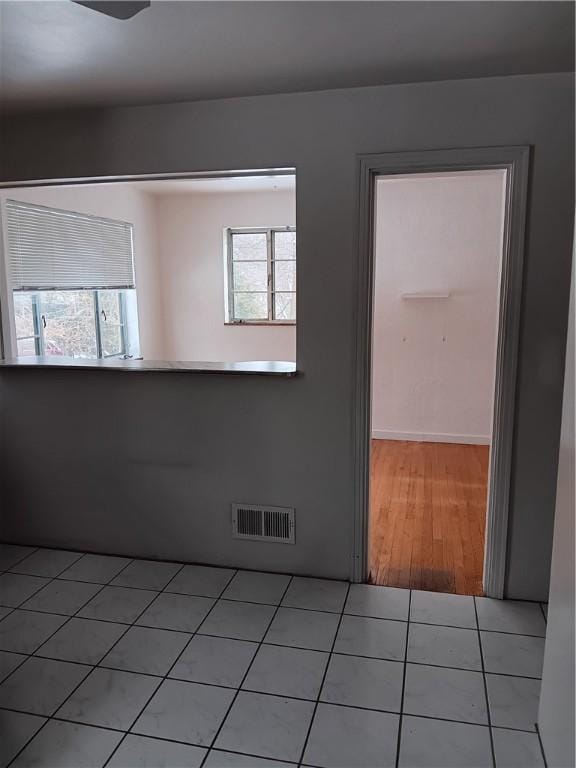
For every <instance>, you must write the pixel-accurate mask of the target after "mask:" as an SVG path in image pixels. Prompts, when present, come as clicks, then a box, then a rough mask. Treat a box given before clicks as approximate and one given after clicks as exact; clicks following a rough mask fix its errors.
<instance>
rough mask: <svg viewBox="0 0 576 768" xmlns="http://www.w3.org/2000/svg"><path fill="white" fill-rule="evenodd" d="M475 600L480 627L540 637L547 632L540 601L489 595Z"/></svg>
mask: <svg viewBox="0 0 576 768" xmlns="http://www.w3.org/2000/svg"><path fill="white" fill-rule="evenodd" d="M475 600H476V608H477V610H478V626H479V627H480V629H487V630H492V631H494V632H514V633H516V634H519V635H539V636H540V637H544V635H545V634H546V622H545V621H544V617H543V616H542V611H541V609H540V605H539V604H538V603H526V602H523V601H519V600H493V599H492V598H489V597H476V598H475Z"/></svg>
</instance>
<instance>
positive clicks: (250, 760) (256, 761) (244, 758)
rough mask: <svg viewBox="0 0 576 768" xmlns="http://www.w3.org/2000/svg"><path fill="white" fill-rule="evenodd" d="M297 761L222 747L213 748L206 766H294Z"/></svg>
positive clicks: (275, 767) (260, 767)
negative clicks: (249, 753)
mask: <svg viewBox="0 0 576 768" xmlns="http://www.w3.org/2000/svg"><path fill="white" fill-rule="evenodd" d="M295 765H296V764H295V763H285V762H284V761H280V760H269V759H268V758H266V757H254V756H253V755H241V754H240V753H239V752H224V751H223V750H221V749H211V750H210V752H209V754H208V757H207V758H206V762H205V763H204V768H292V766H295Z"/></svg>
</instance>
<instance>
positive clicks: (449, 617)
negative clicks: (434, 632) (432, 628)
mask: <svg viewBox="0 0 576 768" xmlns="http://www.w3.org/2000/svg"><path fill="white" fill-rule="evenodd" d="M410 621H419V622H422V623H424V624H443V625H445V626H448V627H464V628H467V629H476V612H475V610H474V598H473V597H467V596H466V595H444V594H440V593H438V592H424V591H420V590H417V589H415V590H413V591H412V601H411V605H410Z"/></svg>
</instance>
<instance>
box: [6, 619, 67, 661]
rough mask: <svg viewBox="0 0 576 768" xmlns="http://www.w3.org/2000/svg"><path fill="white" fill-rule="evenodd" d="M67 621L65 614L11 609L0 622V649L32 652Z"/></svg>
mask: <svg viewBox="0 0 576 768" xmlns="http://www.w3.org/2000/svg"><path fill="white" fill-rule="evenodd" d="M66 621H67V619H66V617H65V616H54V615H52V614H50V613H35V612H34V611H20V610H16V611H12V613H11V614H10V615H9V616H7V617H6V618H5V619H2V621H1V622H0V649H2V650H4V651H16V652H17V653H34V651H35V650H36V649H37V648H38V647H39V646H40V645H42V643H44V642H45V641H46V640H47V639H48V638H49V637H50V635H52V634H54V632H56V630H57V629H59V628H60V627H61V626H62V624H64V623H65V622H66Z"/></svg>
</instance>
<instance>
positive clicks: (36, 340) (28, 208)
mask: <svg viewBox="0 0 576 768" xmlns="http://www.w3.org/2000/svg"><path fill="white" fill-rule="evenodd" d="M6 214H7V225H8V226H7V234H8V274H9V282H10V286H11V289H12V292H13V293H12V295H13V304H14V327H15V332H16V333H15V335H16V352H17V354H18V356H24V355H55V356H64V357H75V358H111V357H136V356H138V355H139V339H138V324H137V320H136V317H137V314H136V311H135V309H136V291H135V279H134V266H133V253H132V225H131V224H128V223H126V222H121V221H114V220H112V219H102V218H98V217H95V216H87V215H85V214H79V213H74V212H72V211H61V210H57V209H53V208H45V207H44V206H36V205H30V204H28V203H20V202H18V201H15V200H8V201H7V203H6Z"/></svg>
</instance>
